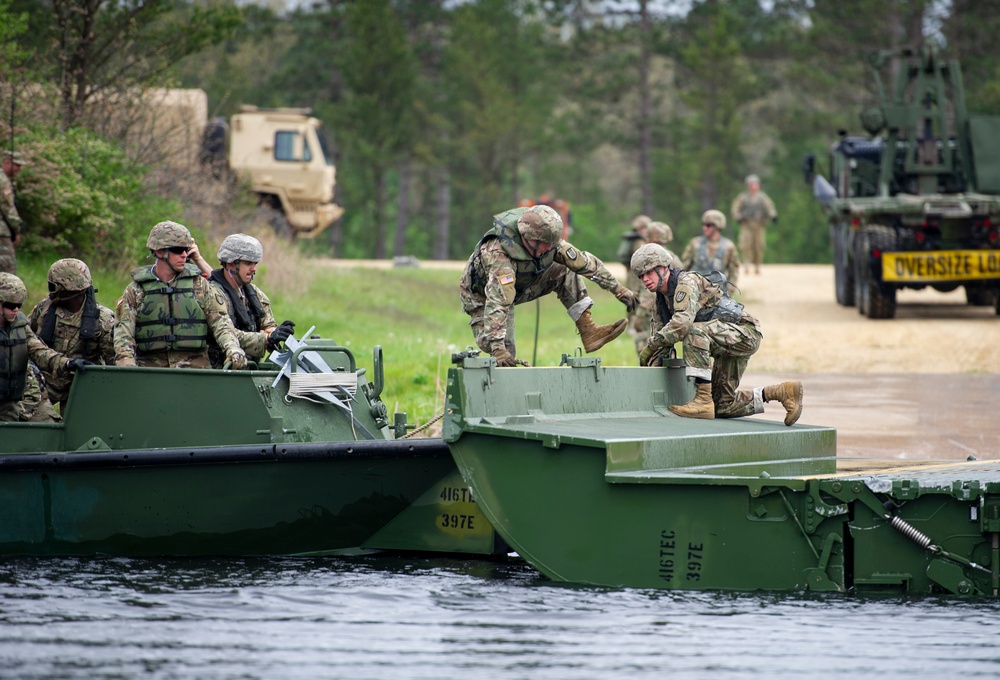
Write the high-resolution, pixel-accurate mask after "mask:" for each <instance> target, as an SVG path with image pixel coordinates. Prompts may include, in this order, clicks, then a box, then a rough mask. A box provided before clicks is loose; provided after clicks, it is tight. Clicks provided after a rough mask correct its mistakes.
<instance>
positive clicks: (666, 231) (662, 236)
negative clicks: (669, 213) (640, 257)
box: [628, 222, 678, 353]
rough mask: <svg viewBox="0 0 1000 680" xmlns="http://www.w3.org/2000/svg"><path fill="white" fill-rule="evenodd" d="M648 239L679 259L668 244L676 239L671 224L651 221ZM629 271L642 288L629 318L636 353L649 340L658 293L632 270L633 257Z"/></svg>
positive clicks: (647, 232)
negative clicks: (649, 288) (651, 290)
mask: <svg viewBox="0 0 1000 680" xmlns="http://www.w3.org/2000/svg"><path fill="white" fill-rule="evenodd" d="M646 239H647V240H648V242H649V243H656V244H658V245H661V246H663V249H664V250H666V251H667V253H668V254H669V255H670V257H671V258H673V260H674V261H678V257H677V255H675V254H674V253H673V252H671V250H670V249H669V248H667V244H668V243H670V242H671V241H673V240H674V232H673V230H672V229H671V228H670V225H669V224H666V223H665V222H650V223H649V227H648V228H647V229H646ZM642 245H645V244H642ZM637 250H638V249H637ZM634 254H635V253H633V255H634ZM628 272H629V280H632V279H634V280H636V281H638V282H639V286H640V287H641V288H642V290H640V291H639V304H638V305H636V308H635V312H633V313H632V314H630V315H629V319H628V325H629V328H628V332H629V335H631V336H632V339H633V340H635V351H636V353H639V352H642V350H643V348H644V347H645V346H646V344H647V342H648V340H649V325H650V322H651V321H652V319H653V311H654V307H655V306H656V294H655V293H652V292H650V291H648V290H646V286H644V285H642V281H640V280H639V277H637V276H636V275H635V272H633V271H632V262H631V258H630V259H629V265H628Z"/></svg>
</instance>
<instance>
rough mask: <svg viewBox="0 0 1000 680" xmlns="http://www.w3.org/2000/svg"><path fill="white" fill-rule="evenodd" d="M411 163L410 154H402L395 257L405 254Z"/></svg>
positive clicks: (408, 218) (393, 252)
mask: <svg viewBox="0 0 1000 680" xmlns="http://www.w3.org/2000/svg"><path fill="white" fill-rule="evenodd" d="M411 171H412V164H411V159H410V154H409V153H407V154H405V155H404V156H403V162H402V164H401V165H400V166H399V202H398V207H397V209H396V242H395V244H394V246H393V251H392V254H393V255H395V256H396V257H403V256H404V255H406V225H407V224H408V223H409V221H410V172H411Z"/></svg>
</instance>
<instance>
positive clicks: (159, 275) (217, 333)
mask: <svg viewBox="0 0 1000 680" xmlns="http://www.w3.org/2000/svg"><path fill="white" fill-rule="evenodd" d="M193 246H194V239H193V238H192V237H191V232H189V231H188V229H187V227H185V226H184V225H182V224H178V223H177V222H160V223H159V224H157V225H156V226H155V227H153V228H152V230H150V232H149V238H148V239H147V240H146V247H147V248H149V251H150V253H151V254H152V255H153V256H154V257H155V258H156V263H155V264H153V265H144V266H142V267H136V268H135V269H133V270H132V272H131V276H132V282H131V283H130V284H128V286H127V287H126V288H125V292H124V293H123V294H122V296H121V298H119V299H118V306H117V308H116V310H115V331H114V342H115V363H116V364H117V365H119V366H137V365H138V366H156V367H160V368H209V367H210V366H211V362H210V360H209V358H208V341H209V338H210V337H211V338H213V339H214V340H215V342H216V343H217V344H218V345H219V347H220V348H221V349H222V351H223V352H224V353H225V356H226V361H230V362H232V366H233V368H234V369H237V370H240V369H243V368H246V362H247V358H246V353H245V352H244V351H243V350H242V349H240V343H239V340H238V339H237V337H236V329H235V328H234V327H233V324H232V322H231V321H230V320H229V315H228V314H227V312H226V299H225V295H223V293H221V292H219V291H217V290H212V287H211V285H210V284H209V282H208V281H207V280H206V279H205V278H204V277H203V276H202V274H201V272H200V271H199V270H198V267H196V266H195V265H193V264H189V263H188V261H187V260H188V255H189V253H190V251H191V248H192V247H193Z"/></svg>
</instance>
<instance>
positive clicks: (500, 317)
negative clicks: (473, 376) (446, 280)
mask: <svg viewBox="0 0 1000 680" xmlns="http://www.w3.org/2000/svg"><path fill="white" fill-rule="evenodd" d="M562 231H563V224H562V218H560V217H559V213H557V212H556V211H555V210H553V209H552V208H550V207H548V206H544V205H538V206H533V207H530V208H514V209H512V210H508V211H506V212H503V213H500V214H498V215H494V216H493V228H492V229H490V230H489V231H488V232H486V235H485V236H483V238H482V239H481V240H480V241H479V243H478V244H477V245H476V248H475V250H474V251H473V253H472V256H471V257H470V258H469V262H468V264H466V266H465V271H464V272H462V279H461V282H460V295H461V299H462V309H463V311H465V313H466V314H468V315H469V316H470V317H471V320H470V321H469V326H471V327H472V334H473V336H474V337H475V339H476V344H477V345H478V346H479V348H480V349H482V350H483V351H484V352H489V353H490V354H492V355H493V356H494V357H495V358H496V360H497V365H499V366H517V365H520V366H527V365H528V363H527V362H526V361H524V360H522V359H517V358H516V357H517V347H516V342H515V339H514V305H518V304H521V303H522V302H530V301H531V300H535V299H537V298H540V297H542V296H543V295H548V294H549V293H555V294H556V296H557V297H558V298H559V301H560V302H561V303H562V304H563V306H564V307H565V308H566V311H567V313H568V314H569V316H570V318H571V319H573V321H575V322H576V327H577V329H578V330H579V332H580V339H581V340H582V341H583V348H584V349H585V350H586V351H587V352H595V351H597V350H598V349H600V348H601V347H603V346H604V345H605V344H606V343H608V342H611V341H612V340H614V339H615V338H617V337H618V336H619V335H621V334H622V331H624V330H625V326H626V321H625V319H621V320H619V321H617V322H615V323H613V324H607V325H604V326H598V325H596V324H595V323H594V321H593V319H592V318H591V315H590V308H591V307H592V306H593V304H594V301H593V300H592V299H591V298H590V296H588V295H587V288H586V286H585V285H584V283H583V278H584V277H586V278H588V279H590V280H591V281H593V282H594V283H596V284H597V285H599V286H600V287H601V288H604V289H605V290H607V291H609V292H611V293H613V294H614V296H615V297H616V298H618V300H620V301H621V302H622V304H624V305H625V307H626V309H628V310H631V309H633V308H634V307H635V305H636V302H637V301H638V298H637V297H636V294H635V293H633V292H632V291H630V290H629V289H628V288H626V287H625V286H623V285H622V284H620V283H619V282H618V280H617V279H616V278H615V276H614V274H612V273H611V272H609V271H608V270H607V268H606V267H605V266H604V263H603V262H601V261H600V260H599V259H598V258H597V257H595V256H593V255H591V254H590V253H588V252H585V251H582V250H578V249H577V248H575V247H573V245H572V244H570V243H569V242H567V241H564V240H562V239H561V238H560V236H561V234H562Z"/></svg>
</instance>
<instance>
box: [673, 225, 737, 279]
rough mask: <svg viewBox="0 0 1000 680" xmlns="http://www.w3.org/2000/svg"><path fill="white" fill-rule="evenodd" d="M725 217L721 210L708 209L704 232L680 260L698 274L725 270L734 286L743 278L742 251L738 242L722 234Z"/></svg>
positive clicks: (727, 277)
mask: <svg viewBox="0 0 1000 680" xmlns="http://www.w3.org/2000/svg"><path fill="white" fill-rule="evenodd" d="M725 228H726V216H725V215H723V214H722V213H721V212H719V211H718V210H706V211H705V212H704V214H702V216H701V229H702V235H701V236H695V237H694V238H693V239H691V240H690V241H689V242H688V244H687V247H686V248H684V253H683V254H682V255H681V262H682V263H683V265H684V269H687V270H688V271H692V272H698V273H699V274H711V273H712V272H714V271H715V272H722V273H723V274H725V275H726V279H727V280H728V281H729V283H731V284H732V285H734V286H735V285H736V282H737V280H739V278H740V253H739V251H738V250H736V244H735V243H733V242H732V241H730V240H729V239H728V238H726V237H725V236H723V235H722V231H723V230H724V229H725Z"/></svg>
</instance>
